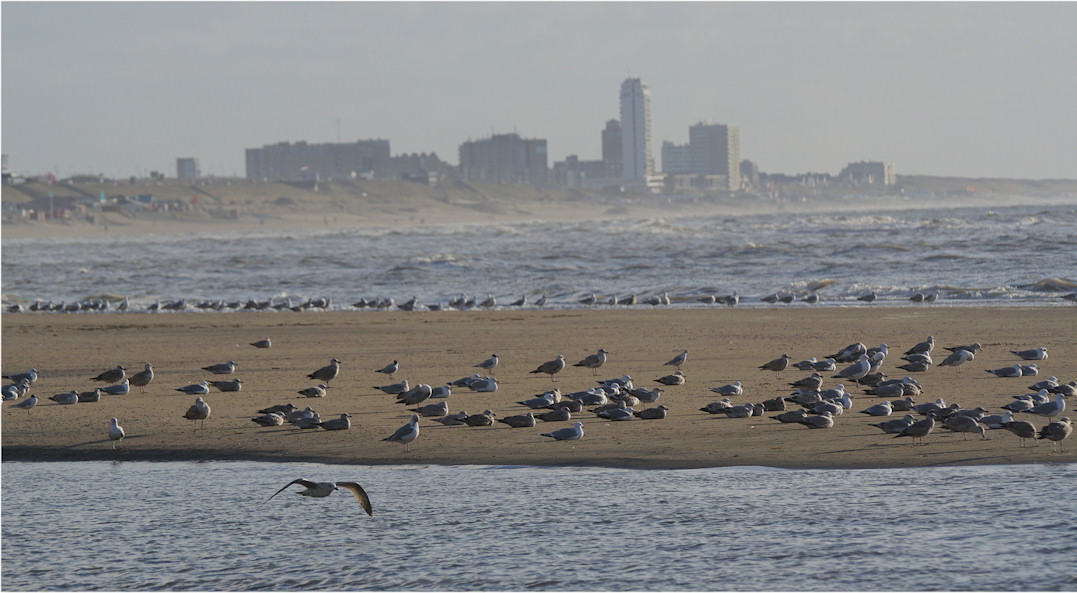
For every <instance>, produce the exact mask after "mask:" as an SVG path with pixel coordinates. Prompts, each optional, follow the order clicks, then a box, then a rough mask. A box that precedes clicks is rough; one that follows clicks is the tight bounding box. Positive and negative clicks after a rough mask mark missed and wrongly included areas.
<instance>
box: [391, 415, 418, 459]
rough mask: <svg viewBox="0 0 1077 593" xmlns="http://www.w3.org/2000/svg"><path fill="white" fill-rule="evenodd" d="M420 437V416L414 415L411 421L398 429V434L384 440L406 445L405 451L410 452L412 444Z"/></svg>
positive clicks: (395, 433)
mask: <svg viewBox="0 0 1077 593" xmlns="http://www.w3.org/2000/svg"><path fill="white" fill-rule="evenodd" d="M418 437H419V415H418V414H412V415H411V420H410V421H409V422H408V423H407V424H405V425H404V426H401V427H400V428H398V429H396V432H394V433H393V434H391V435H389V436H387V437H385V438H384V439H382V440H383V441H389V442H390V443H404V451H408V450H410V449H409V446H410V445H411V442H412V441H414V440H415V439H416V438H418Z"/></svg>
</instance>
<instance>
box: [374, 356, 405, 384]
mask: <svg viewBox="0 0 1077 593" xmlns="http://www.w3.org/2000/svg"><path fill="white" fill-rule="evenodd" d="M399 368H400V363H398V362H397V361H395V360H394V361H393V362H392V363H391V364H387V365H385V367H384V368H381V369H378V370H377V371H375V372H376V373H381V374H383V375H389V378H390V379H392V378H394V377H393V375H395V374H396V371H397V370H398V369H399Z"/></svg>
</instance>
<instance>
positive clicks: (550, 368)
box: [530, 354, 565, 381]
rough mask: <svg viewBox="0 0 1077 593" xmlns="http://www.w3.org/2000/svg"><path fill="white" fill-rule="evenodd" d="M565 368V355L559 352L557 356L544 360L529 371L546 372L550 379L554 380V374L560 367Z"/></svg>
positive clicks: (533, 372) (532, 372) (559, 370)
mask: <svg viewBox="0 0 1077 593" xmlns="http://www.w3.org/2000/svg"><path fill="white" fill-rule="evenodd" d="M564 368H565V357H564V356H563V355H561V354H558V355H557V358H555V359H553V360H550V361H547V362H544V363H542V364H540V365H539V366H538V368H537V369H535V370H533V371H531V373H530V374H532V375H533V374H535V373H546V374H547V375H549V376H550V379H552V380H554V381H556V380H557V379H555V378H554V375H556V374H557V373H560V372H561V369H564Z"/></svg>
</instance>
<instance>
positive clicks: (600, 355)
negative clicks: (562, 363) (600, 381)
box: [572, 348, 609, 376]
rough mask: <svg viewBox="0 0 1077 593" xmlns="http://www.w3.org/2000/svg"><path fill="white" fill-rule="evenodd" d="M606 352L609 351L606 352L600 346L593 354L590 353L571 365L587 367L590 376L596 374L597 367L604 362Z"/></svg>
mask: <svg viewBox="0 0 1077 593" xmlns="http://www.w3.org/2000/svg"><path fill="white" fill-rule="evenodd" d="M607 354H609V352H607V351H606V349H605V348H600V349H599V351H598V352H596V353H595V354H592V355H590V356H588V357H587V358H585V359H583V360H581V361H579V362H577V363H576V364H574V365H572V366H575V367H587V368H589V369H591V375H592V376H597V375H598V367H600V366H602V365H603V364H605V362H606V355H607Z"/></svg>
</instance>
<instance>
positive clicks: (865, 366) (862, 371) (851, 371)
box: [833, 354, 871, 385]
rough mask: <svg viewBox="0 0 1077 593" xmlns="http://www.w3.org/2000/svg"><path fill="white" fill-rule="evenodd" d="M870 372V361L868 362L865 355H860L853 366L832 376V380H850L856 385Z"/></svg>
mask: <svg viewBox="0 0 1077 593" xmlns="http://www.w3.org/2000/svg"><path fill="white" fill-rule="evenodd" d="M870 371H871V361H870V360H868V355H867V354H861V355H860V359H859V360H857V361H856V362H854V363H853V364H851V365H849V366H847V367H845V368H844V369H842V370H840V371H838V374H836V375H834V376H833V378H834V379H852V380H853V382H854V383H856V384H857V385H859V384H860V380H861V379H863V378H864V376H865V375H867V374H868V373H869V372H870Z"/></svg>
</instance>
